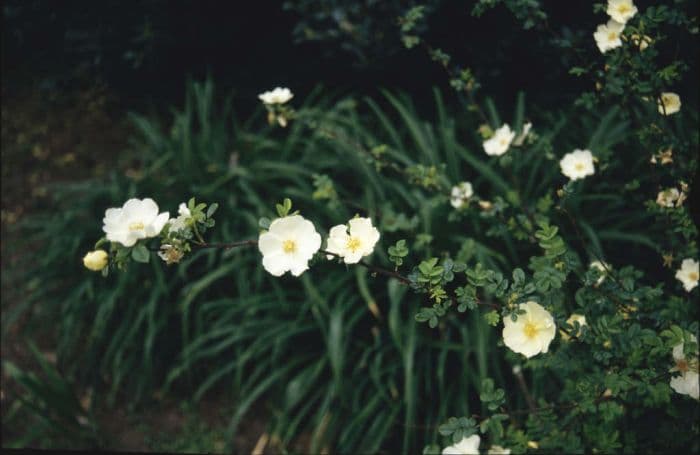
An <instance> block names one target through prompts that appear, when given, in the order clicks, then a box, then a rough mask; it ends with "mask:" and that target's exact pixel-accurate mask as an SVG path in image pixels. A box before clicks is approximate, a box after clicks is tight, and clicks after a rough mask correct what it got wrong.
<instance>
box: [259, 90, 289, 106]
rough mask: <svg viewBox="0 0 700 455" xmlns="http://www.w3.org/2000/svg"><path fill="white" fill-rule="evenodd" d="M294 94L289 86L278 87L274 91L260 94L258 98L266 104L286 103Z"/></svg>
mask: <svg viewBox="0 0 700 455" xmlns="http://www.w3.org/2000/svg"><path fill="white" fill-rule="evenodd" d="M293 97H294V94H293V93H292V92H291V91H290V90H289V89H288V88H282V87H276V88H275V89H274V90H272V91H268V92H264V93H261V94H260V95H258V98H260V100H261V101H262V102H263V103H265V104H284V103H286V102H287V101H289V100H291V99H292V98H293Z"/></svg>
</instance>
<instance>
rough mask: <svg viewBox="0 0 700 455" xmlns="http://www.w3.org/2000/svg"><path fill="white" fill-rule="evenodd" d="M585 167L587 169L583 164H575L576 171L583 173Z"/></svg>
mask: <svg viewBox="0 0 700 455" xmlns="http://www.w3.org/2000/svg"><path fill="white" fill-rule="evenodd" d="M584 167H585V166H584V165H583V163H576V164H574V169H576V170H577V171H583V168H584Z"/></svg>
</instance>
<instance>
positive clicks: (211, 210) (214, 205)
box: [207, 202, 219, 218]
mask: <svg viewBox="0 0 700 455" xmlns="http://www.w3.org/2000/svg"><path fill="white" fill-rule="evenodd" d="M218 208H219V204H217V203H216V202H213V203H212V204H211V205H210V206H209V209H207V218H210V217H211V216H212V215H213V214H214V212H216V209H218Z"/></svg>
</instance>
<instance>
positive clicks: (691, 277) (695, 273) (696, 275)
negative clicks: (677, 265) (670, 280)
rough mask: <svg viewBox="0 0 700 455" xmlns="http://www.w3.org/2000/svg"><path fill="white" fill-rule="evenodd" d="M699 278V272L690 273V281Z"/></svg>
mask: <svg viewBox="0 0 700 455" xmlns="http://www.w3.org/2000/svg"><path fill="white" fill-rule="evenodd" d="M698 278H700V276H698V272H690V273H689V274H688V279H689V280H690V281H698Z"/></svg>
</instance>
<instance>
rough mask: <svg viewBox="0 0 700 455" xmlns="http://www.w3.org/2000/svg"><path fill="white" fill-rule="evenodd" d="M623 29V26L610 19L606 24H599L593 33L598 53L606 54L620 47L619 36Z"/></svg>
mask: <svg viewBox="0 0 700 455" xmlns="http://www.w3.org/2000/svg"><path fill="white" fill-rule="evenodd" d="M624 29H625V24H622V23H620V22H617V21H614V20H612V19H611V20H609V21H608V23H607V24H600V25H599V26H598V28H597V29H596V31H595V33H593V38H594V39H595V43H596V45H597V46H598V49H600V52H602V53H606V52H607V51H609V50H610V49H615V48H616V47H620V46H622V40H621V39H620V35H622V30H624Z"/></svg>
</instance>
